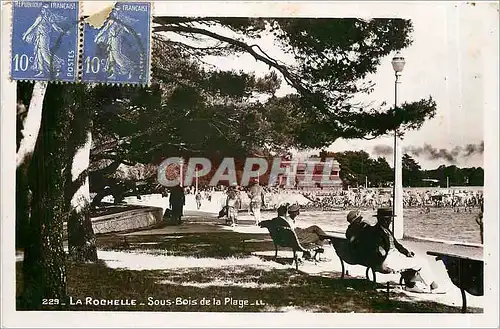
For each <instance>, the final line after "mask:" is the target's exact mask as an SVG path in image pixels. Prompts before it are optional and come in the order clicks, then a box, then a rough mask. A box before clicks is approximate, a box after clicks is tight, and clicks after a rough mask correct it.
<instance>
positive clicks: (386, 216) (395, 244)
mask: <svg viewBox="0 0 500 329" xmlns="http://www.w3.org/2000/svg"><path fill="white" fill-rule="evenodd" d="M375 217H377V224H375V225H374V226H370V227H366V228H364V230H366V231H365V232H364V233H363V234H364V235H363V236H364V237H365V236H370V238H369V242H367V243H369V244H370V245H372V246H373V247H375V253H376V254H377V256H375V257H379V259H380V260H382V262H381V265H380V266H381V269H382V270H384V271H389V272H401V271H404V270H407V269H414V270H415V271H418V279H417V280H415V282H416V283H417V284H415V285H413V287H411V288H409V289H407V290H410V291H413V292H435V293H438V290H437V288H438V285H437V283H436V281H434V277H435V276H434V274H433V273H432V271H431V269H430V268H429V265H428V264H426V259H423V258H421V259H419V257H415V253H414V252H412V251H410V250H408V249H406V248H405V247H404V246H403V245H402V244H401V243H399V241H398V240H397V239H396V238H395V237H394V235H393V233H392V232H391V231H390V230H389V226H390V224H391V222H392V219H393V217H394V215H393V214H392V209H391V208H379V209H378V210H377V214H376V215H375ZM439 292H441V291H439Z"/></svg>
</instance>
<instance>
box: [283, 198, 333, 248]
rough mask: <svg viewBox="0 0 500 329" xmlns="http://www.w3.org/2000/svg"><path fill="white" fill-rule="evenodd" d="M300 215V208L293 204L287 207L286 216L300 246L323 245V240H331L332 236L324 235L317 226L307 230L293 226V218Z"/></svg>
mask: <svg viewBox="0 0 500 329" xmlns="http://www.w3.org/2000/svg"><path fill="white" fill-rule="evenodd" d="M299 214H300V207H299V205H298V204H293V205H291V206H290V207H288V215H289V216H290V221H289V222H290V226H291V227H292V228H293V230H294V231H295V234H297V238H298V239H299V242H300V243H301V244H308V243H312V244H316V245H320V246H321V245H323V243H324V240H328V239H330V238H333V236H331V235H329V234H327V233H325V231H323V230H322V229H321V228H320V227H319V226H317V225H312V226H309V227H307V228H300V227H296V226H295V218H297V216H298V215H299Z"/></svg>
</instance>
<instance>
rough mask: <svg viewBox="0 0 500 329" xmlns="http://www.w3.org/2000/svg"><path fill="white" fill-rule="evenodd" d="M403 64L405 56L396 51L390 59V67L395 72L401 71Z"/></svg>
mask: <svg viewBox="0 0 500 329" xmlns="http://www.w3.org/2000/svg"><path fill="white" fill-rule="evenodd" d="M405 64H406V62H405V58H404V57H403V56H401V55H400V54H399V53H397V54H396V56H394V58H393V59H392V68H393V69H394V72H396V74H398V73H401V72H402V71H403V69H404V68H405Z"/></svg>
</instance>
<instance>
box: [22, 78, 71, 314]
mask: <svg viewBox="0 0 500 329" xmlns="http://www.w3.org/2000/svg"><path fill="white" fill-rule="evenodd" d="M70 88H71V87H69V86H61V85H50V87H49V88H48V91H47V95H46V100H45V104H46V106H44V109H43V113H42V122H41V129H40V134H39V136H38V139H37V142H36V146H35V150H34V153H33V158H32V163H31V166H30V170H29V183H30V187H31V190H32V193H33V194H32V211H31V218H30V224H29V232H28V236H29V240H28V243H27V245H26V248H25V252H24V263H23V290H22V297H21V305H20V306H21V307H20V308H21V309H28V310H39V309H41V308H42V299H46V298H57V299H59V301H62V300H64V299H65V298H66V267H65V259H66V254H65V252H64V247H63V221H64V219H65V218H66V217H67V211H66V207H65V200H64V197H65V193H64V191H65V175H63V174H62V173H63V172H64V171H65V169H66V168H65V167H66V165H67V160H66V153H65V152H64V150H65V149H66V147H67V144H68V136H69V135H70V124H69V122H70V120H71V111H70V110H68V107H70V106H72V104H73V102H71V96H72V95H71V92H70V91H71V89H70Z"/></svg>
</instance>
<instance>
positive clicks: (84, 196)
mask: <svg viewBox="0 0 500 329" xmlns="http://www.w3.org/2000/svg"><path fill="white" fill-rule="evenodd" d="M91 145H92V133H91V132H90V131H89V132H88V133H87V140H86V142H85V144H84V145H83V146H82V147H81V148H79V149H78V150H77V152H76V153H75V156H74V157H73V161H72V166H71V168H72V169H71V176H72V177H71V181H68V183H70V185H69V190H68V195H67V199H66V200H68V198H70V199H71V201H70V215H69V218H68V249H69V255H70V257H71V259H72V260H73V261H75V262H96V261H97V248H96V240H95V235H94V230H93V229H92V220H91V218H90V190H89V175H88V168H89V162H90V148H91Z"/></svg>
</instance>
